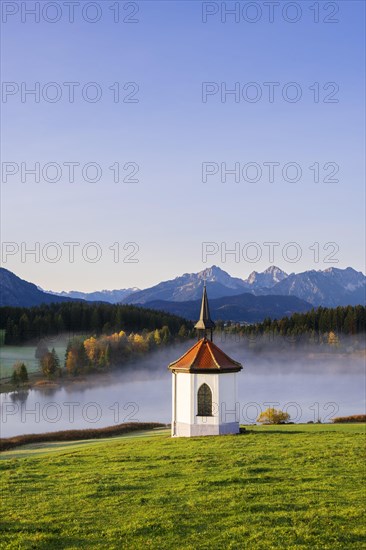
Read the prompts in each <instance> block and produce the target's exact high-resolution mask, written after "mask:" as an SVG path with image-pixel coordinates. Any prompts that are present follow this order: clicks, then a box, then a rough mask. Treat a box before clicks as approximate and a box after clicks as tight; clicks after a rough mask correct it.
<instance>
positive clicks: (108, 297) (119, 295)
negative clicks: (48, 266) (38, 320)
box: [45, 287, 140, 304]
mask: <svg viewBox="0 0 366 550" xmlns="http://www.w3.org/2000/svg"><path fill="white" fill-rule="evenodd" d="M139 290H140V289H139V288H136V287H134V288H121V289H119V290H99V291H96V292H78V291H77V290H70V291H69V292H65V291H63V292H52V291H51V290H49V291H47V292H48V294H52V295H54V296H63V297H64V298H71V299H75V300H86V301H88V302H108V303H110V304H119V303H121V302H122V301H123V300H124V299H125V298H128V297H129V296H131V295H132V294H134V293H135V292H138V291H139ZM45 292H46V291H45Z"/></svg>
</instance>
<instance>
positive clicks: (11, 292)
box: [0, 267, 71, 307]
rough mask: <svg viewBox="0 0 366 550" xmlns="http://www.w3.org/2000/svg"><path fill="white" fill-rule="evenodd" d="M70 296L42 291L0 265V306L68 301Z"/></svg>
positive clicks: (26, 305)
mask: <svg viewBox="0 0 366 550" xmlns="http://www.w3.org/2000/svg"><path fill="white" fill-rule="evenodd" d="M70 301H71V298H65V297H62V296H55V295H54V294H48V293H47V292H43V290H40V289H39V288H38V287H37V286H36V285H34V284H33V283H28V282H27V281H24V280H23V279H21V278H20V277H17V275H15V274H14V273H12V272H11V271H9V270H8V269H4V268H3V267H0V307H1V306H21V307H32V306H38V305H41V304H51V303H60V302H70Z"/></svg>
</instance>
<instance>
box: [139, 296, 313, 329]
mask: <svg viewBox="0 0 366 550" xmlns="http://www.w3.org/2000/svg"><path fill="white" fill-rule="evenodd" d="M200 303H201V302H200V300H195V301H190V302H167V301H164V300H156V301H154V302H147V303H146V304H145V305H146V307H149V308H150V309H156V310H160V311H165V312H167V313H171V314H174V315H180V316H181V317H184V318H186V319H189V320H191V321H194V320H196V319H197V312H198V311H199V310H200ZM311 307H312V306H311V305H310V304H308V303H307V302H304V301H303V300H300V299H299V298H296V296H254V295H253V294H248V293H245V294H239V295H236V296H226V297H223V298H216V299H210V312H211V316H212V319H213V320H219V319H220V320H221V321H242V322H247V323H256V322H260V321H263V319H265V318H266V317H271V318H276V319H279V318H281V317H286V316H290V315H292V314H293V313H301V312H305V311H309V310H310V309H311Z"/></svg>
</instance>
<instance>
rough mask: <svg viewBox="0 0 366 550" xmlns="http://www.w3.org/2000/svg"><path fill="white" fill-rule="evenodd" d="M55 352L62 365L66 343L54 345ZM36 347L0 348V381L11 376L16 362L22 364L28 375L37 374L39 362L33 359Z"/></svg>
mask: <svg viewBox="0 0 366 550" xmlns="http://www.w3.org/2000/svg"><path fill="white" fill-rule="evenodd" d="M54 347H55V351H56V353H57V355H58V357H59V359H60V363H61V364H63V361H64V357H65V352H66V343H65V344H60V343H58V344H56V345H55V346H54ZM36 348H37V345H36V344H34V345H24V346H0V379H1V378H8V377H10V376H11V375H12V372H13V365H14V364H15V363H17V362H18V361H21V362H22V363H24V364H25V365H26V367H27V370H28V372H29V373H30V374H32V373H36V372H39V370H40V367H39V361H38V359H36V358H35V352H36Z"/></svg>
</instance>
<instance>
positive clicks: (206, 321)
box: [194, 281, 215, 342]
mask: <svg viewBox="0 0 366 550" xmlns="http://www.w3.org/2000/svg"><path fill="white" fill-rule="evenodd" d="M194 328H195V329H197V334H198V338H200V336H201V334H202V333H203V337H204V338H206V337H207V331H208V330H209V331H210V339H211V342H212V331H213V329H214V328H215V323H214V322H213V320H212V319H211V316H210V308H209V305H208V298H207V291H206V281H204V284H203V294H202V302H201V312H200V318H199V320H198V321H197V323H196V324H195V326H194Z"/></svg>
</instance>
